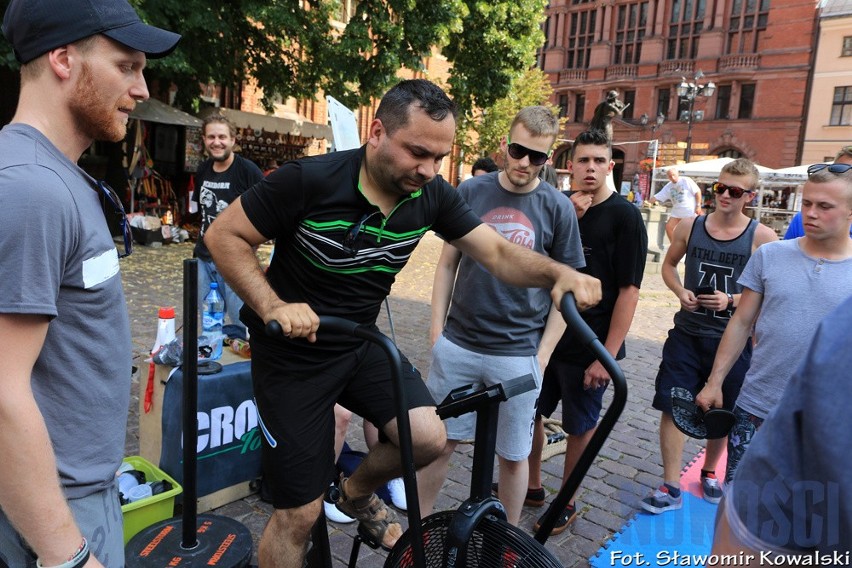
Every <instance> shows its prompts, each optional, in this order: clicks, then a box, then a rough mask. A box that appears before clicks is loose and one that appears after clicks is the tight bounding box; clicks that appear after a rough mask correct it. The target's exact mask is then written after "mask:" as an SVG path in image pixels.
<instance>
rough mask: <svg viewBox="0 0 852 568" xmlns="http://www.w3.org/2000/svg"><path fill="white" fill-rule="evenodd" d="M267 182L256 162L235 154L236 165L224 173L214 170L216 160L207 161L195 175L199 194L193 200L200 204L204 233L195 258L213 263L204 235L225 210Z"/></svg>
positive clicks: (199, 235) (196, 247)
mask: <svg viewBox="0 0 852 568" xmlns="http://www.w3.org/2000/svg"><path fill="white" fill-rule="evenodd" d="M261 179H263V172H261V171H260V168H259V167H257V165H256V164H255V163H254V162H252V161H251V160H247V159H246V158H243V157H242V156H240V155H238V154H234V162H233V163H232V164H231V167H229V168H228V169H227V170H225V171H224V172H215V171H213V160H209V159H208V160H206V161H205V162H204V163H202V164H201V165H200V166H199V167H198V171H197V172H196V174H195V193H194V194H193V196H192V200H193V201H195V202H196V203H198V212H199V213H200V214H201V231H200V232H199V234H198V241H197V242H196V243H195V256H196V257H198V258H200V259H202V260H206V261H208V262H209V261H211V260H213V258H212V257H211V256H210V251H208V250H207V247H206V246H204V239H203V238H202V237H203V236H204V233H205V232H206V231H207V228H208V227H209V226H210V223H212V222H213V220H214V219H216V217H218V216H219V213H221V212H222V211H223V210H224V209H225V207H227V206H228V205H230V204H231V203H232V202H233V201H234V200H235V199H236V198H237V197H239V196H240V195H242V194H243V193H245V191H246V190H247V189H248V188H250V187H251V186H253V185H254V184H256V183H257V182H259V181H260V180H261Z"/></svg>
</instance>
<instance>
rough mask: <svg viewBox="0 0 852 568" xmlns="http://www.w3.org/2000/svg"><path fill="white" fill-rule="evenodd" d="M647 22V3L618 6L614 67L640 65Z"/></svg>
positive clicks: (613, 56)
mask: <svg viewBox="0 0 852 568" xmlns="http://www.w3.org/2000/svg"><path fill="white" fill-rule="evenodd" d="M647 22H648V3H647V2H641V3H639V4H624V5H622V6H618V21H617V24H616V25H617V28H616V30H615V44H614V45H613V50H612V63H613V65H621V64H627V65H630V64H636V63H639V56H640V53H641V51H642V38H644V37H645V25H646V24H647Z"/></svg>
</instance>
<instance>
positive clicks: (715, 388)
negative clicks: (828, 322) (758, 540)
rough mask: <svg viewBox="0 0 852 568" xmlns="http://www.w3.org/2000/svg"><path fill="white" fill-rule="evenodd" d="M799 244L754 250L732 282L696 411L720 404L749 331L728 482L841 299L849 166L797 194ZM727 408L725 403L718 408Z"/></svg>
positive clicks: (848, 254) (815, 178) (825, 171)
mask: <svg viewBox="0 0 852 568" xmlns="http://www.w3.org/2000/svg"><path fill="white" fill-rule="evenodd" d="M802 220H803V221H804V226H805V236H804V237H801V238H798V239H792V240H784V241H779V242H776V243H770V244H769V245H767V246H765V247H761V248H760V249H758V250H757V251H756V252H755V254H754V255H753V256H752V258H751V259H750V260H749V262H748V265H747V266H746V268H745V270H744V271H743V273H742V276H741V277H740V278H739V281H738V282H739V284H740V285H742V287H743V291H742V296H741V297H740V300H739V302H738V303H737V311H736V312H735V313H734V315H733V317H732V318H731V321H730V323H729V324H728V327H727V328H726V329H725V333H724V335H723V336H722V341H721V342H720V344H719V350H718V351H717V353H716V358H715V361H714V362H713V370H712V371H711V373H710V376H709V377H708V379H707V385H706V386H705V387H704V389H703V390H702V391H701V392H700V393H699V395H698V396H697V397H696V403H697V404H698V405H699V406H700V407H702V408H704V409H707V408H709V407H711V406H712V407H718V406H719V405H720V404H721V403H722V389H724V388H726V387H727V381H728V379H726V378H725V377H726V375H727V374H728V370H729V369H730V368H731V367H732V366H733V364H734V360H735V359H736V355H735V354H736V353H737V352H738V351H741V350H742V349H743V346H744V345H746V342H747V341H748V338H749V336H750V334H751V330H752V329H754V335H755V340H756V342H755V347H754V355H753V356H752V361H751V367H750V368H749V370H748V372H747V373H746V376H745V379H744V381H743V385H742V388H741V389H740V394H739V397H738V398H737V401H736V406H735V407H734V414H735V415H736V418H737V421H736V423H735V424H734V427H733V429H732V430H731V434H730V435H729V436H728V469H727V471H726V474H725V477H726V479H731V477H732V476H733V474H734V472H735V470H736V467H737V464H738V463H739V460H740V459H741V458H742V456H743V454H744V453H745V452H746V451H747V448H748V445H749V444H750V443H751V439H752V436H754V433H755V432H756V431H757V429H758V428H760V425H761V424H762V423H763V420H764V419H765V418H766V417H767V416H768V415H769V413H771V412H772V411H773V410H774V408H775V407H776V405H777V404H778V400H779V397H780V395H781V392H782V391H783V390H784V387H786V385H787V382H788V381H789V379H790V376H791V375H792V373H793V370H795V368H796V367H797V366H798V365H799V363H800V362H801V361H802V359H803V358H804V356H805V354H806V350H807V347H808V345H809V344H810V342H811V339H812V337H813V334H814V331H815V330H816V328H817V325H818V324H819V322H820V320H822V318H823V317H825V316H827V315H828V314H829V313H831V312H832V311H834V309H835V308H837V306H839V305H840V303H841V302H842V301H843V300H845V299H846V298H847V297H849V283H850V282H852V239H850V238H849V231H850V225H852V165H850V164H815V165H813V166H811V167H810V168H808V181H807V182H805V186H804V188H803V190H802ZM725 404H727V400H726V401H725Z"/></svg>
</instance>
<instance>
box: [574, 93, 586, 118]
mask: <svg viewBox="0 0 852 568" xmlns="http://www.w3.org/2000/svg"><path fill="white" fill-rule="evenodd" d="M585 110H586V95H585V94H581V95H576V96H575V97H574V122H583V113H584V112H585Z"/></svg>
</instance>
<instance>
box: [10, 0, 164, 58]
mask: <svg viewBox="0 0 852 568" xmlns="http://www.w3.org/2000/svg"><path fill="white" fill-rule="evenodd" d="M3 34H4V35H5V36H6V38H7V39H8V40H9V43H11V44H12V47H13V48H14V50H15V57H16V58H17V60H18V61H19V62H20V63H28V62H30V61H32V60H33V59H35V58H36V57H38V56H40V55H43V54H45V53H47V52H48V51H50V50H52V49H56V48H57V47H61V46H63V45H67V44H69V43H73V42H75V41H78V40H81V39H84V38H87V37H89V36H93V35H95V34H103V35H105V36H107V37H108V38H110V39H113V40H115V41H117V42H118V43H120V44H122V45H125V46H127V47H129V48H130V49H135V50H137V51H141V52H143V53H144V54H145V55H147V56H148V57H150V58H158V57H165V56H166V55H168V54H169V53H171V52H172V51H174V49H175V47H177V44H178V42H179V41H180V35H179V34H176V33H173V32H170V31H166V30H161V29H160V28H156V27H154V26H149V25H148V24H145V23H143V22H142V20H141V19H139V15H138V14H137V13H136V10H134V9H133V7H132V6H131V5H130V4H128V3H127V0H12V1H11V2H10V3H9V7H8V8H7V9H6V14H5V15H4V16H3Z"/></svg>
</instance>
